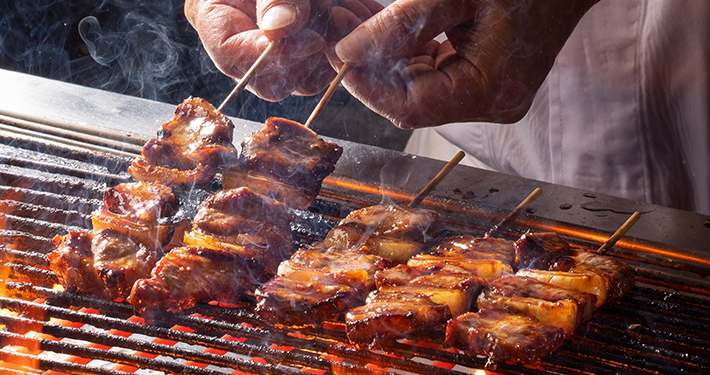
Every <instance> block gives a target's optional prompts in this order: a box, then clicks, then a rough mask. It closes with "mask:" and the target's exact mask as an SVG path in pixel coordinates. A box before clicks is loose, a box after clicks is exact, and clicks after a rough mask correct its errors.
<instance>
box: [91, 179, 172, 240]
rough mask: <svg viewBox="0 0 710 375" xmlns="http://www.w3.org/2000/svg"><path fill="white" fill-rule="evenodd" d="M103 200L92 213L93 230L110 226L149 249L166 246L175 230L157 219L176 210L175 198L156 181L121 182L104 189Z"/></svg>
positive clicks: (170, 190) (96, 230) (168, 189)
mask: <svg viewBox="0 0 710 375" xmlns="http://www.w3.org/2000/svg"><path fill="white" fill-rule="evenodd" d="M103 203H104V205H103V207H101V208H99V209H98V210H96V211H94V213H92V215H91V221H92V224H93V226H94V231H95V232H98V231H100V230H102V229H113V230H116V231H119V232H122V233H126V234H130V235H131V236H132V237H133V238H135V239H136V240H138V241H140V242H141V243H142V244H144V245H145V246H146V247H148V248H149V249H152V250H158V249H160V248H161V247H163V246H164V245H166V244H167V243H168V242H169V241H170V239H171V238H172V236H173V234H174V233H175V228H174V225H161V224H160V223H159V220H160V219H161V218H163V217H167V216H170V215H172V214H173V213H174V212H175V210H176V209H177V206H178V199H177V198H176V197H175V195H174V194H173V192H172V189H170V188H169V187H167V186H165V185H163V184H161V183H159V182H152V183H149V182H134V183H125V184H120V185H118V186H115V187H112V188H110V189H108V190H107V191H106V192H104V196H103Z"/></svg>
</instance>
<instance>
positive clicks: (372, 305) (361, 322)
mask: <svg viewBox="0 0 710 375" xmlns="http://www.w3.org/2000/svg"><path fill="white" fill-rule="evenodd" d="M449 319H451V312H450V311H449V308H448V306H446V305H441V304H438V303H435V302H433V301H432V300H431V299H430V298H429V297H427V296H424V295H421V294H417V293H408V292H384V293H383V292H380V291H375V292H372V293H371V294H370V295H369V296H368V298H367V302H366V304H365V305H364V306H360V307H356V308H354V309H351V310H350V311H348V313H347V315H346V317H345V325H346V330H347V334H348V339H349V340H350V342H351V343H353V344H355V345H356V346H357V347H359V348H372V349H375V348H385V349H386V348H390V347H392V345H394V343H395V342H396V341H397V340H398V339H401V338H408V339H411V340H426V341H432V340H434V341H437V340H439V339H443V333H444V330H445V327H446V322H447V321H448V320H449Z"/></svg>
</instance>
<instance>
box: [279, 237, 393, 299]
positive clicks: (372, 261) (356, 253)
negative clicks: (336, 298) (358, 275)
mask: <svg viewBox="0 0 710 375" xmlns="http://www.w3.org/2000/svg"><path fill="white" fill-rule="evenodd" d="M389 265H390V262H389V261H387V260H386V259H384V258H382V257H380V256H377V255H373V254H371V253H370V252H369V251H367V250H366V249H362V248H360V249H342V248H328V247H326V246H325V245H324V244H323V243H322V242H319V243H318V244H316V245H314V246H313V247H311V248H309V249H301V250H298V251H297V252H295V253H294V254H293V255H292V256H291V258H290V259H289V260H285V261H283V262H281V264H280V265H279V269H278V275H279V276H285V277H291V276H292V275H296V274H301V273H303V272H305V275H303V276H299V277H308V273H309V272H310V270H313V269H319V270H323V271H326V272H330V273H334V274H336V273H352V272H362V273H363V274H364V275H365V278H364V281H363V284H364V285H365V286H364V287H365V290H366V291H370V290H372V289H374V287H375V272H377V271H379V270H382V269H385V268H387V267H389ZM294 277H295V276H294Z"/></svg>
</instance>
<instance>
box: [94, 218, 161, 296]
mask: <svg viewBox="0 0 710 375" xmlns="http://www.w3.org/2000/svg"><path fill="white" fill-rule="evenodd" d="M91 251H92V252H93V255H94V268H95V269H96V272H98V275H99V277H100V278H101V281H103V284H104V285H105V286H106V293H107V294H108V296H109V297H110V298H112V299H115V298H126V297H128V294H129V293H130V292H131V288H132V287H133V283H135V282H136V280H138V279H142V278H147V277H150V271H151V270H152V269H153V266H155V263H156V262H157V261H158V259H160V257H161V256H162V254H161V253H159V252H158V251H157V250H155V249H149V248H147V247H146V246H145V245H144V244H142V243H140V242H138V241H136V240H134V239H133V238H132V237H131V236H130V235H128V234H127V233H123V232H119V231H117V230H114V229H102V230H100V231H98V232H96V233H95V234H94V238H93V240H92V242H91Z"/></svg>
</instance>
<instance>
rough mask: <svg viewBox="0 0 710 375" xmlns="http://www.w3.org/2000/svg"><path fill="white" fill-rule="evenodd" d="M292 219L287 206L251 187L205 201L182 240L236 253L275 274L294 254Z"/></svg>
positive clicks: (228, 191)
mask: <svg viewBox="0 0 710 375" xmlns="http://www.w3.org/2000/svg"><path fill="white" fill-rule="evenodd" d="M291 217H292V215H291V213H290V212H289V209H288V207H286V206H285V205H283V204H282V203H279V202H277V201H275V200H273V199H271V198H268V197H265V196H263V195H261V194H257V193H255V192H253V191H252V190H250V189H249V188H246V187H243V188H238V189H229V190H222V191H219V192H217V193H214V194H212V195H210V196H209V197H208V198H207V199H205V200H204V201H203V202H202V204H201V205H200V208H199V209H198V211H197V215H195V219H194V221H193V226H192V230H191V231H190V232H188V233H186V234H185V238H184V240H183V241H184V243H185V244H186V245H192V246H201V247H208V248H213V249H224V250H230V251H233V252H235V253H236V254H238V255H239V256H241V257H242V258H245V259H250V260H254V261H256V262H257V263H260V264H263V269H262V271H266V273H267V274H268V275H274V274H275V273H276V268H277V267H278V264H279V262H280V261H282V260H284V259H286V258H288V256H289V255H291V252H292V246H293V245H292V235H291V229H290V226H289V223H290V221H291ZM268 275H263V276H264V277H265V276H268Z"/></svg>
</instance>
